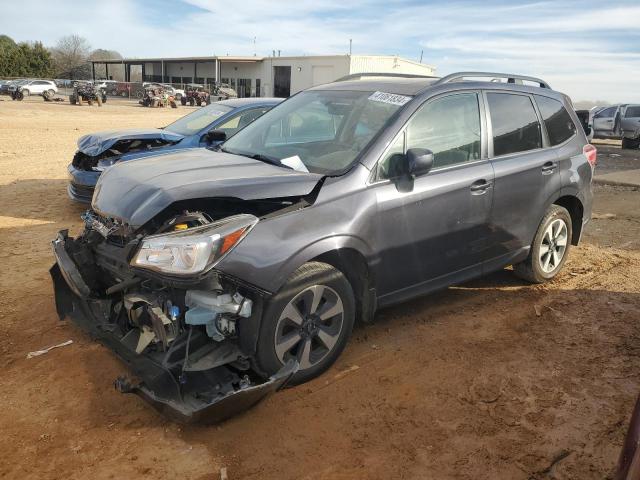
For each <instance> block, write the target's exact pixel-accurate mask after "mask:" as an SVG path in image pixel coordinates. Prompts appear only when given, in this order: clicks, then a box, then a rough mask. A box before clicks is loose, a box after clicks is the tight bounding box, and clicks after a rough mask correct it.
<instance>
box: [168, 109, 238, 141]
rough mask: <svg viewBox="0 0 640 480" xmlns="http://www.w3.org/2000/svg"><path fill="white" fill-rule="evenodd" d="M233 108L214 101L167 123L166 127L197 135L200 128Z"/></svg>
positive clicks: (177, 131)
mask: <svg viewBox="0 0 640 480" xmlns="http://www.w3.org/2000/svg"><path fill="white" fill-rule="evenodd" d="M231 110H232V108H231V107H229V106H227V105H220V104H219V103H214V104H211V105H207V106H206V107H204V108H201V109H199V110H196V111H195V112H192V113H190V114H189V115H185V116H184V117H182V118H180V119H178V120H176V121H175V122H173V123H172V124H170V125H167V126H166V127H165V128H164V129H165V130H168V131H170V132H173V133H178V134H180V135H185V136H188V135H195V134H196V133H198V132H199V131H200V130H202V129H203V128H205V127H206V126H208V125H210V124H211V123H213V122H214V121H215V120H217V119H218V118H220V117H221V116H222V115H224V114H225V113H227V112H230V111H231Z"/></svg>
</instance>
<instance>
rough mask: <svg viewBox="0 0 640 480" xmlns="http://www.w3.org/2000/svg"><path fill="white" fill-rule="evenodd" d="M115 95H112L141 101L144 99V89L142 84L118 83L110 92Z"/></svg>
mask: <svg viewBox="0 0 640 480" xmlns="http://www.w3.org/2000/svg"><path fill="white" fill-rule="evenodd" d="M107 91H111V92H113V93H111V94H110V95H115V96H119V97H125V98H126V97H130V98H138V99H141V98H142V97H144V87H143V86H142V83H125V82H118V83H116V86H115V88H113V87H110V90H107Z"/></svg>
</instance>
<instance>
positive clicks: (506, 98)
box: [487, 93, 542, 157]
mask: <svg viewBox="0 0 640 480" xmlns="http://www.w3.org/2000/svg"><path fill="white" fill-rule="evenodd" d="M487 100H488V102H489V112H490V115H491V125H492V128H493V155H494V156H496V157H497V156H500V155H508V154H510V153H518V152H526V151H529V150H536V149H538V148H542V128H541V126H540V122H539V121H538V115H537V114H536V111H535V109H534V108H533V104H532V103H531V99H530V98H529V97H528V96H526V95H516V94H511V93H488V94H487Z"/></svg>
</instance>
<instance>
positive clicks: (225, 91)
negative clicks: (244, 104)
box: [211, 83, 238, 102]
mask: <svg viewBox="0 0 640 480" xmlns="http://www.w3.org/2000/svg"><path fill="white" fill-rule="evenodd" d="M211 97H212V98H211V100H212V101H214V102H218V101H220V100H227V99H229V98H238V93H237V92H236V91H235V90H234V89H233V88H232V87H231V85H229V84H226V83H216V84H214V85H213V87H212V91H211Z"/></svg>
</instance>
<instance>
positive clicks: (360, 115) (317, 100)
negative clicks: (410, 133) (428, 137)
mask: <svg viewBox="0 0 640 480" xmlns="http://www.w3.org/2000/svg"><path fill="white" fill-rule="evenodd" d="M390 99H391V100H390ZM409 100H410V97H404V96H401V95H386V94H383V93H381V92H357V91H336V90H327V91H322V90H310V91H306V92H302V93H300V94H298V95H296V96H294V97H291V98H290V99H289V100H287V101H286V102H284V103H282V104H280V105H279V106H277V107H275V108H273V109H272V110H270V111H269V112H267V113H265V114H264V115H263V116H261V117H260V118H258V119H257V120H256V121H255V122H253V123H252V124H250V125H249V126H247V127H245V128H244V129H243V130H241V131H240V132H238V133H237V134H236V135H235V136H234V137H233V138H231V139H229V140H228V141H227V142H225V143H224V145H223V148H222V149H223V151H225V152H229V153H234V154H237V155H244V156H247V157H252V158H257V159H261V160H266V161H271V162H273V163H278V164H283V165H286V166H289V167H291V168H294V169H296V170H300V171H309V172H313V173H322V174H332V173H338V172H340V171H343V170H345V169H346V168H347V167H349V166H350V165H351V164H352V163H353V162H354V161H355V159H356V157H357V156H358V155H359V154H360V152H361V151H362V150H363V149H364V148H365V146H366V145H367V144H368V143H369V142H370V141H371V139H373V138H374V137H375V136H376V134H377V133H378V132H379V131H380V130H381V129H382V128H383V126H384V125H385V124H386V123H387V121H388V120H389V118H391V116H392V115H393V114H394V113H395V112H396V111H398V109H399V108H400V106H401V105H402V104H404V103H406V102H408V101H409ZM392 102H393V103H392Z"/></svg>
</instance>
